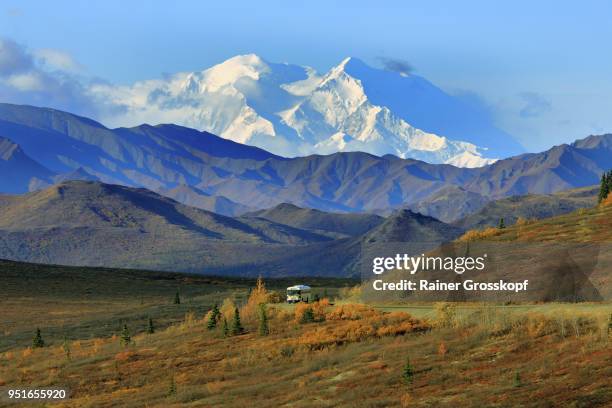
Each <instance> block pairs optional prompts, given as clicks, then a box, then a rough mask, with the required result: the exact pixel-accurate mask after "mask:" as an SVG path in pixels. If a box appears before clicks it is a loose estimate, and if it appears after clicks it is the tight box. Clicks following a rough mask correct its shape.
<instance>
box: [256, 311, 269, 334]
mask: <svg viewBox="0 0 612 408" xmlns="http://www.w3.org/2000/svg"><path fill="white" fill-rule="evenodd" d="M257 312H258V317H259V330H258V331H259V335H260V336H267V335H268V334H270V327H269V326H268V312H267V310H266V305H265V303H261V304H260V305H259V309H258V311H257Z"/></svg>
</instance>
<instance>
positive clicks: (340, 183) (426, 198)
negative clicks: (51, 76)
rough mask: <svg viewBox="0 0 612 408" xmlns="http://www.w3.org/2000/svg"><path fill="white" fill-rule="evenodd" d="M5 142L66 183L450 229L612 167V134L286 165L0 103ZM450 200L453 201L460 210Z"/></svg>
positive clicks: (241, 150)
mask: <svg viewBox="0 0 612 408" xmlns="http://www.w3.org/2000/svg"><path fill="white" fill-rule="evenodd" d="M0 133H1V134H10V135H11V138H12V140H13V142H15V143H17V144H19V145H20V146H21V147H22V149H23V151H24V152H25V153H27V154H28V156H30V157H31V158H32V159H33V160H35V161H37V162H38V163H40V164H41V165H43V166H45V167H46V168H48V169H49V170H51V171H52V172H54V173H57V174H63V173H69V172H71V171H74V170H75V169H78V168H79V167H80V168H82V169H83V170H84V171H85V172H87V173H88V174H89V175H91V176H94V177H97V178H98V179H100V180H101V181H103V182H106V183H114V184H123V185H127V186H132V187H145V188H148V189H150V190H154V191H158V190H160V189H173V188H175V187H176V186H177V185H181V184H182V185H188V186H191V187H194V188H196V189H198V190H200V191H202V192H204V193H205V194H208V195H211V196H215V197H225V198H226V199H228V200H231V201H232V202H235V203H237V204H241V205H244V206H248V207H250V208H254V209H262V208H271V207H274V206H276V205H278V204H281V203H283V202H291V203H293V204H295V205H297V206H300V207H306V208H314V209H319V210H323V211H348V212H367V211H373V210H385V209H389V208H391V209H396V208H405V207H409V208H413V209H415V210H417V211H419V212H424V213H427V214H430V215H432V216H435V217H440V218H443V219H445V220H446V221H451V220H456V219H457V218H461V217H464V216H465V215H467V213H466V212H468V211H473V210H474V204H472V203H480V204H484V203H485V202H487V201H490V200H492V199H499V198H504V197H508V196H513V195H524V194H528V193H532V194H550V193H553V192H557V191H561V190H566V189H570V188H576V187H584V186H589V185H593V184H596V183H598V181H599V178H600V175H601V174H602V173H603V171H605V170H608V169H609V168H612V135H603V136H591V137H589V138H587V139H583V140H580V141H577V142H575V143H573V144H569V145H562V146H557V147H554V148H552V149H550V150H549V151H546V152H542V153H533V154H525V155H521V156H515V157H512V158H508V159H504V160H500V161H498V162H495V163H493V164H491V165H488V166H484V167H481V168H475V169H466V168H458V167H453V166H450V165H444V164H442V165H435V164H428V163H425V162H422V161H417V160H411V159H400V158H398V157H396V156H391V155H385V156H382V157H379V156H373V155H371V154H367V153H335V154H332V155H328V156H317V155H313V156H306V157H297V158H293V159H287V158H282V157H279V156H276V155H273V154H271V153H268V152H266V151H264V150H261V149H258V148H255V147H251V146H246V145H242V144H239V143H235V142H232V141H230V140H226V139H223V138H220V137H217V136H215V135H212V134H210V133H207V132H199V131H196V130H193V129H189V128H185V127H180V126H176V125H157V126H150V125H141V126H138V127H134V128H119V129H108V128H106V127H104V126H103V125H101V124H100V123H97V122H94V121H92V120H90V119H87V118H83V117H78V116H75V115H71V114H69V113H65V112H61V111H57V110H52V109H45V108H35V107H29V106H19V105H9V104H0ZM21 188H22V190H24V191H25V190H27V189H28V186H27V185H23V186H21ZM449 188H451V189H450V191H449ZM444 197H452V198H453V203H454V206H453V208H448V206H444V204H443V202H444ZM420 203H423V204H422V205H420ZM428 203H431V207H432V208H433V210H432V211H430V212H428V211H427V208H428V207H430V205H429V204H428ZM480 204H479V205H480ZM438 207H439V208H438ZM436 208H438V209H436ZM455 208H458V209H459V210H455Z"/></svg>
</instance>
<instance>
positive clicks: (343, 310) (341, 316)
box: [326, 304, 382, 320]
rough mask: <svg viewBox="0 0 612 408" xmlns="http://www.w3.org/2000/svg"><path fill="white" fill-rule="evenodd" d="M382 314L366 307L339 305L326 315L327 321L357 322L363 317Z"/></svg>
mask: <svg viewBox="0 0 612 408" xmlns="http://www.w3.org/2000/svg"><path fill="white" fill-rule="evenodd" d="M380 313H382V312H378V311H377V310H374V309H372V308H371V307H368V306H366V305H360V304H348V305H340V306H337V307H336V308H334V310H332V311H331V312H330V313H328V314H327V316H326V317H327V320H359V319H363V318H365V317H371V316H376V315H378V314H380Z"/></svg>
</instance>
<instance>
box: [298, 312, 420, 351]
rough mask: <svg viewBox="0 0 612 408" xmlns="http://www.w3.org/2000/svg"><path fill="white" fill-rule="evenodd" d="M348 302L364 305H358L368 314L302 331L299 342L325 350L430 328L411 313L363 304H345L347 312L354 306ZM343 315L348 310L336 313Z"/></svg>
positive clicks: (340, 319) (308, 346)
mask: <svg viewBox="0 0 612 408" xmlns="http://www.w3.org/2000/svg"><path fill="white" fill-rule="evenodd" d="M346 306H361V308H357V309H361V310H362V312H365V313H367V314H368V317H361V318H351V319H348V318H338V319H335V320H336V322H335V323H334V324H333V325H326V326H319V327H316V328H314V329H312V330H308V331H307V332H305V333H304V334H302V336H300V338H299V339H298V344H300V345H302V346H305V347H306V348H308V349H309V350H321V349H324V348H326V347H331V346H339V345H342V344H345V343H353V342H359V341H363V340H365V339H367V338H372V337H384V336H399V335H404V334H406V333H410V332H417V331H424V330H428V329H429V326H427V325H426V324H425V323H423V322H421V321H419V320H416V319H414V318H413V317H412V316H410V315H409V314H407V313H402V312H396V313H383V312H377V311H374V310H372V309H368V308H366V307H365V306H363V305H345V308H344V309H345V310H343V312H346V311H347V309H348V310H350V308H347V307H346ZM337 309H340V308H337ZM336 312H339V310H336ZM340 315H342V316H345V317H348V315H347V314H346V313H344V314H342V313H336V314H335V316H340ZM328 316H329V315H328ZM353 316H354V315H353Z"/></svg>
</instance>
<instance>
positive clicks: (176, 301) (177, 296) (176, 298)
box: [174, 290, 181, 305]
mask: <svg viewBox="0 0 612 408" xmlns="http://www.w3.org/2000/svg"><path fill="white" fill-rule="evenodd" d="M174 304H175V305H180V304H181V296H180V294H179V291H178V290H177V291H176V293H175V294H174Z"/></svg>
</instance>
